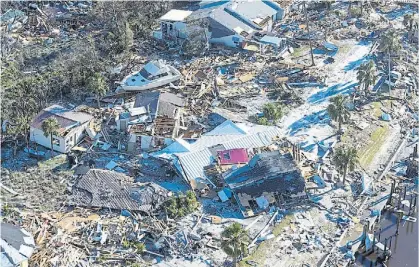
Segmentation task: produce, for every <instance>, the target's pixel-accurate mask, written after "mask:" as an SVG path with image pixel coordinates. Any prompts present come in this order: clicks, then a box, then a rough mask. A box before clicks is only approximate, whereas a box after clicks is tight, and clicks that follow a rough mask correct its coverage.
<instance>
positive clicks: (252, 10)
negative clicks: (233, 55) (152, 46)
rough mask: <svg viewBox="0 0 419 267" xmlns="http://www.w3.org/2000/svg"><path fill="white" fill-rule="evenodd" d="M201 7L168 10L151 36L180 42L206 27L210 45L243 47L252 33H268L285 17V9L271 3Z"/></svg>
mask: <svg viewBox="0 0 419 267" xmlns="http://www.w3.org/2000/svg"><path fill="white" fill-rule="evenodd" d="M202 3H203V4H202V5H200V7H199V8H198V9H197V10H195V11H189V10H175V9H172V10H170V11H169V12H168V13H166V14H165V15H164V16H162V17H161V18H160V19H159V20H160V29H159V30H157V31H155V32H154V33H153V36H154V37H155V38H157V39H160V40H164V41H178V42H179V41H182V40H184V39H186V38H188V34H191V32H193V31H195V30H196V29H197V27H198V26H197V25H205V27H206V29H204V30H205V31H206V34H207V38H208V41H209V42H210V43H216V44H223V45H226V46H229V47H243V46H244V45H245V42H246V40H251V39H252V36H253V34H254V33H257V32H271V31H272V26H273V23H274V22H275V21H277V20H281V19H283V18H284V16H285V9H283V8H281V7H280V6H279V5H278V4H276V3H275V2H273V1H234V2H225V1H224V2H223V1H220V2H211V3H208V2H204V1H203V2H202ZM203 21H206V22H207V23H203Z"/></svg>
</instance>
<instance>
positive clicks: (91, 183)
mask: <svg viewBox="0 0 419 267" xmlns="http://www.w3.org/2000/svg"><path fill="white" fill-rule="evenodd" d="M169 196H170V192H169V191H168V190H166V189H164V188H163V187H160V186H159V185H157V184H154V183H145V184H133V178H131V177H129V176H127V175H125V174H122V173H118V172H113V171H107V170H99V169H91V170H89V171H88V172H87V173H86V174H85V175H83V176H82V177H81V178H80V179H79V180H78V181H77V183H76V184H75V185H74V186H73V191H72V195H71V196H70V199H71V201H70V203H71V204H75V205H80V206H87V207H99V208H110V209H128V210H133V211H143V212H150V211H152V210H154V209H156V208H158V207H159V206H160V205H161V204H162V203H163V202H164V201H166V200H167V198H168V197H169Z"/></svg>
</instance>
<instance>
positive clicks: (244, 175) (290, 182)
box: [225, 151, 306, 216]
mask: <svg viewBox="0 0 419 267" xmlns="http://www.w3.org/2000/svg"><path fill="white" fill-rule="evenodd" d="M225 181H226V182H227V183H228V185H229V187H230V188H231V190H232V192H233V194H234V197H235V198H236V200H237V203H239V206H240V209H241V211H242V213H243V215H244V216H252V215H254V214H257V213H259V212H262V211H264V210H266V209H267V208H268V207H269V206H271V205H275V206H278V205H283V204H285V203H287V202H290V201H292V200H294V199H296V198H300V197H302V198H305V197H306V194H305V181H304V178H303V176H302V174H301V171H300V169H299V167H298V166H297V164H296V163H295V162H294V160H293V158H292V155H291V154H289V153H288V154H281V153H280V152H279V151H272V152H264V153H260V154H256V155H255V156H254V157H253V158H252V159H251V160H250V162H249V163H248V164H247V165H245V166H243V167H241V168H238V169H237V170H235V171H233V172H231V173H230V174H229V175H227V176H226V177H225Z"/></svg>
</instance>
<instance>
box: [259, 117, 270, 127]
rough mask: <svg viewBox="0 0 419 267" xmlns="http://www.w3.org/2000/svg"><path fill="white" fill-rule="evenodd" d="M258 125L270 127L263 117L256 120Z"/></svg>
mask: <svg viewBox="0 0 419 267" xmlns="http://www.w3.org/2000/svg"><path fill="white" fill-rule="evenodd" d="M258 124H260V125H270V123H269V121H268V119H267V118H265V117H261V118H259V119H258Z"/></svg>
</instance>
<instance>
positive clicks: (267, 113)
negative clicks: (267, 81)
mask: <svg viewBox="0 0 419 267" xmlns="http://www.w3.org/2000/svg"><path fill="white" fill-rule="evenodd" d="M282 115H283V111H282V105H281V104H280V103H267V104H265V105H264V106H263V116H264V117H265V118H266V119H268V120H270V121H273V122H274V123H276V122H277V121H278V120H279V119H281V118H282Z"/></svg>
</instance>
